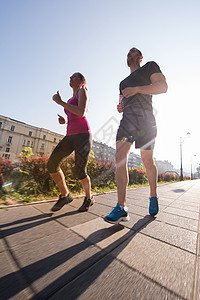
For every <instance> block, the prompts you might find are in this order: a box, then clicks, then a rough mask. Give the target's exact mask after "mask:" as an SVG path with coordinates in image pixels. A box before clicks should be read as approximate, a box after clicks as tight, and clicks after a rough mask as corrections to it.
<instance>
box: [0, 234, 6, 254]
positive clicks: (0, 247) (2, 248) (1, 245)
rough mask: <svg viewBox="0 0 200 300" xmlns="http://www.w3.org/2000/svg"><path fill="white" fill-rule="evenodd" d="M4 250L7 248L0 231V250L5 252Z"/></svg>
mask: <svg viewBox="0 0 200 300" xmlns="http://www.w3.org/2000/svg"><path fill="white" fill-rule="evenodd" d="M4 250H6V247H5V245H4V242H3V235H2V234H1V231H0V252H3V251H4Z"/></svg>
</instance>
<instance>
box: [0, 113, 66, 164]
mask: <svg viewBox="0 0 200 300" xmlns="http://www.w3.org/2000/svg"><path fill="white" fill-rule="evenodd" d="M62 138H63V135H61V134H58V133H55V132H52V131H49V130H47V129H44V128H38V127H35V126H31V125H28V124H26V123H23V122H20V121H17V120H14V119H11V118H8V117H5V116H2V115H0V156H2V157H4V158H6V159H9V160H11V161H17V160H18V157H19V154H20V152H21V151H22V150H23V149H24V148H25V147H31V148H32V150H33V153H34V156H36V155H37V154H40V155H43V154H45V155H47V156H48V155H50V154H51V152H52V150H53V149H54V148H55V146H56V145H57V143H58V142H59V141H60V140H61V139H62Z"/></svg>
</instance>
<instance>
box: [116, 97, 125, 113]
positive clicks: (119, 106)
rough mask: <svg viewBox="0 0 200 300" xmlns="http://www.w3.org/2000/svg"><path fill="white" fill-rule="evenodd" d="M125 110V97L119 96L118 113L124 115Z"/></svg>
mask: <svg viewBox="0 0 200 300" xmlns="http://www.w3.org/2000/svg"><path fill="white" fill-rule="evenodd" d="M123 110H124V103H123V95H119V104H118V105H117V111H118V112H119V113H122V112H123Z"/></svg>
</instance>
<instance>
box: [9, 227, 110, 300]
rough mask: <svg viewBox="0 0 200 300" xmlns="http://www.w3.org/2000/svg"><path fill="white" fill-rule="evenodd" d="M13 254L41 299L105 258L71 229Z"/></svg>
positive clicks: (14, 250) (27, 245)
mask: <svg viewBox="0 0 200 300" xmlns="http://www.w3.org/2000/svg"><path fill="white" fill-rule="evenodd" d="M13 252H14V255H15V257H16V258H17V260H18V261H19V264H20V266H21V271H22V272H23V274H24V275H25V276H26V280H27V282H28V283H29V285H31V286H32V287H33V289H34V290H35V291H36V293H37V299H45V298H46V297H47V296H48V295H49V294H51V293H52V292H53V291H56V290H57V289H60V288H61V287H62V286H63V285H65V284H66V283H68V282H70V281H71V280H72V279H73V278H76V277H77V276H78V275H79V274H80V273H81V272H83V271H84V270H86V269H87V268H88V267H90V266H91V265H92V264H94V263H95V262H96V261H98V260H99V259H100V258H101V257H102V256H104V255H105V252H104V251H103V250H100V249H98V248H97V247H95V246H92V245H91V244H90V243H89V242H87V241H85V240H83V239H82V238H81V237H79V236H78V235H76V234H74V233H72V232H71V231H70V230H68V229H66V230H63V231H62V232H58V233H57V234H53V235H51V236H47V237H43V238H41V239H39V240H36V241H33V242H30V243H29V244H26V245H23V246H20V247H17V248H14V249H13Z"/></svg>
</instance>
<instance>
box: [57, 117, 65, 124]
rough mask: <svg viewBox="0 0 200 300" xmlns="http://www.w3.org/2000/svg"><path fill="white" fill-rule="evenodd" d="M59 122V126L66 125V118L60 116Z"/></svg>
mask: <svg viewBox="0 0 200 300" xmlns="http://www.w3.org/2000/svg"><path fill="white" fill-rule="evenodd" d="M58 122H59V124H66V120H65V118H63V117H62V116H60V115H58Z"/></svg>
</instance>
